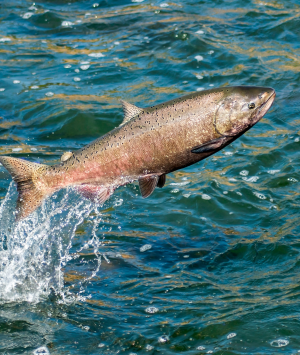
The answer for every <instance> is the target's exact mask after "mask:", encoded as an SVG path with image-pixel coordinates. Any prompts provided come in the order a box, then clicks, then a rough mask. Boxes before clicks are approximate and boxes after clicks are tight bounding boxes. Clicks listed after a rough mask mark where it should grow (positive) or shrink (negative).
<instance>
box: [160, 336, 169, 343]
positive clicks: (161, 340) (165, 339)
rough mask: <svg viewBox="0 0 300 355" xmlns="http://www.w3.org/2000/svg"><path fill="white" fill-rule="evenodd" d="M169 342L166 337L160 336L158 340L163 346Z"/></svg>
mask: <svg viewBox="0 0 300 355" xmlns="http://www.w3.org/2000/svg"><path fill="white" fill-rule="evenodd" d="M169 340H170V338H169V337H168V336H167V335H162V336H160V337H159V338H158V342H159V343H161V344H164V343H166V342H167V341H169Z"/></svg>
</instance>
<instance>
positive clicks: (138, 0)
mask: <svg viewBox="0 0 300 355" xmlns="http://www.w3.org/2000/svg"><path fill="white" fill-rule="evenodd" d="M143 1H144V0H131V2H143Z"/></svg>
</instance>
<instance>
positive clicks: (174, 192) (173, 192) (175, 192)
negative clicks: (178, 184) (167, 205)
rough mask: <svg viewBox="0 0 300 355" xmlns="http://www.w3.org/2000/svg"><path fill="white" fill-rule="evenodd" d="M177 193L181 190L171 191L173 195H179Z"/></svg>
mask: <svg viewBox="0 0 300 355" xmlns="http://www.w3.org/2000/svg"><path fill="white" fill-rule="evenodd" d="M177 192H179V189H173V190H171V193H172V194H177Z"/></svg>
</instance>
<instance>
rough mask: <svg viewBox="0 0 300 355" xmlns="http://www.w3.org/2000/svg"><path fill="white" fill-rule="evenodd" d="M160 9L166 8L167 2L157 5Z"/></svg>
mask: <svg viewBox="0 0 300 355" xmlns="http://www.w3.org/2000/svg"><path fill="white" fill-rule="evenodd" d="M159 6H160V7H168V6H169V4H168V3H167V2H163V3H162V4H160V5H159Z"/></svg>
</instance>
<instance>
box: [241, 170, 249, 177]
mask: <svg viewBox="0 0 300 355" xmlns="http://www.w3.org/2000/svg"><path fill="white" fill-rule="evenodd" d="M240 175H242V176H247V175H249V171H248V170H242V171H240Z"/></svg>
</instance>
